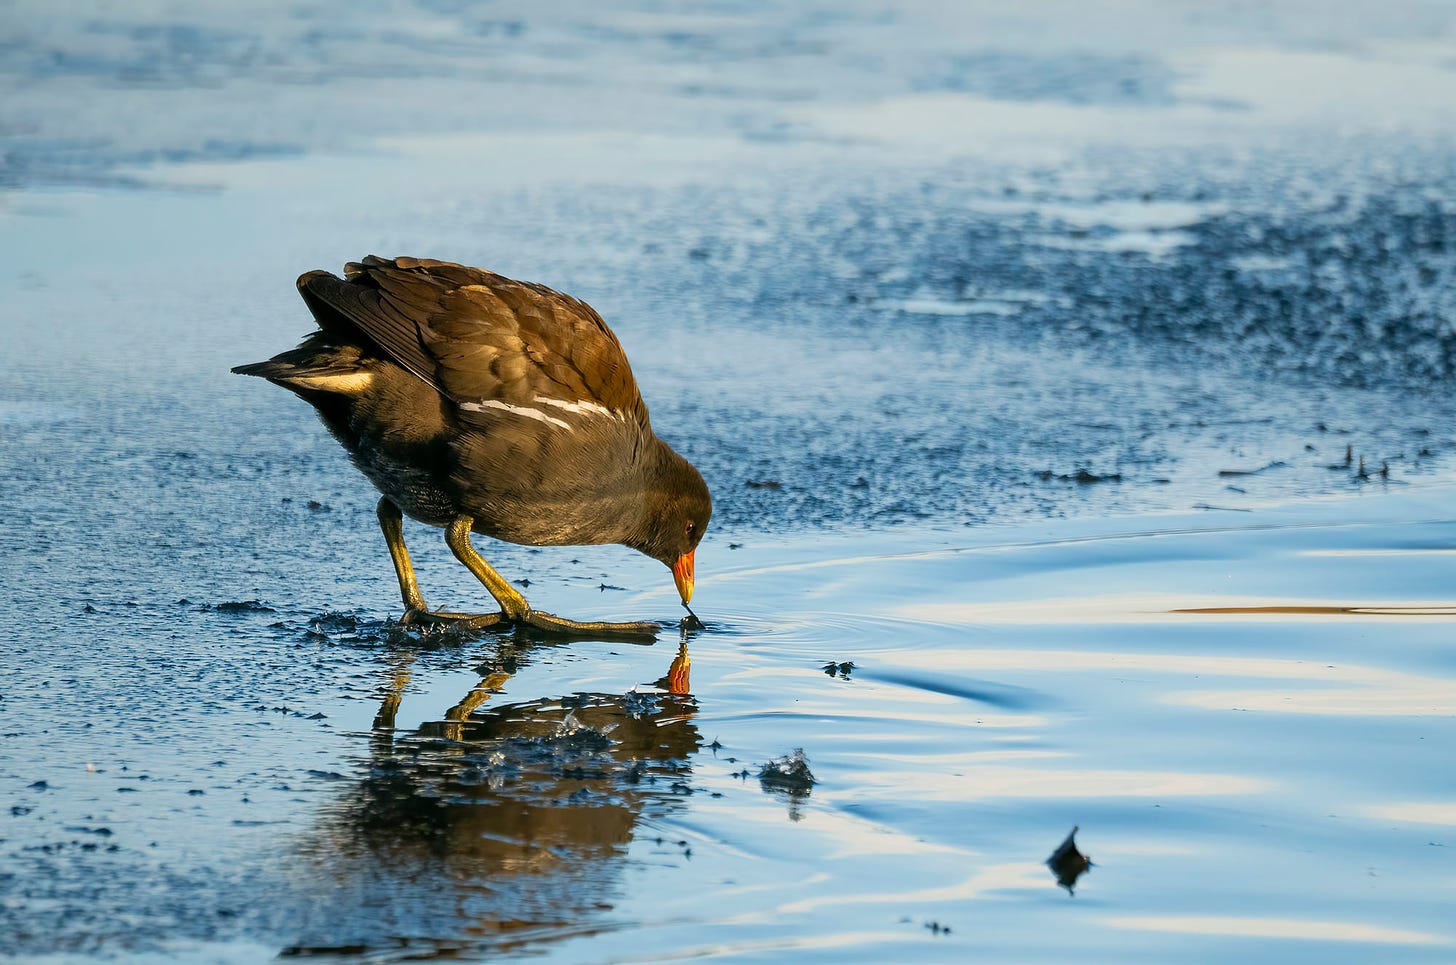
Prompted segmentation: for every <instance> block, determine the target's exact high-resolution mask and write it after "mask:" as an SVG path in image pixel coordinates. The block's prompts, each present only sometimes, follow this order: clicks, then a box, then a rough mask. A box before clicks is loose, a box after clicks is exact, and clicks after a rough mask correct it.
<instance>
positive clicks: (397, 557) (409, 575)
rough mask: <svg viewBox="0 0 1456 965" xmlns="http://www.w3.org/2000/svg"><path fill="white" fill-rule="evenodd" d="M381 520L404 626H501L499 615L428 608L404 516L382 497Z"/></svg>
mask: <svg viewBox="0 0 1456 965" xmlns="http://www.w3.org/2000/svg"><path fill="white" fill-rule="evenodd" d="M375 515H377V516H378V517H379V529H380V531H381V532H383V533H384V542H385V544H386V545H388V546H389V558H390V559H391V560H393V561H394V575H395V577H396V578H397V579H398V580H399V595H400V599H402V600H403V601H404V617H403V618H402V619H401V621H400V622H401V623H449V624H455V625H460V626H466V627H488V626H491V625H493V624H496V623H500V622H501V620H502V617H501V615H500V614H499V613H481V614H475V613H439V612H436V611H434V610H431V609H430V608H429V607H428V606H426V605H425V595H424V594H423V593H421V592H420V584H419V581H417V580H416V579H415V568H414V566H413V565H412V564H411V563H410V555H409V550H408V549H406V548H405V545H404V525H403V519H404V517H403V516H402V515H401V514H400V511H399V507H398V506H396V505H395V504H394V503H393V502H391V501H390V499H389V498H388V497H387V496H386V497H381V498H380V500H379V505H378V506H377V507H376V508H375Z"/></svg>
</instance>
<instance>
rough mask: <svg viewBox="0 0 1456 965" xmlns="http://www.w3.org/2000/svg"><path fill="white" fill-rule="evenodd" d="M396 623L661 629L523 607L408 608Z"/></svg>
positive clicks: (637, 632) (608, 632)
mask: <svg viewBox="0 0 1456 965" xmlns="http://www.w3.org/2000/svg"><path fill="white" fill-rule="evenodd" d="M399 622H400V623H403V624H406V625H412V626H435V627H451V628H453V629H458V630H483V629H486V628H487V627H498V626H503V625H511V624H514V625H515V626H532V627H535V628H536V629H537V630H544V631H545V632H547V633H550V634H555V635H557V636H567V637H612V638H620V639H637V640H644V639H645V640H655V639H656V638H657V634H658V633H659V632H660V631H661V630H662V627H660V626H659V625H658V624H656V623H647V622H633V623H608V622H605V621H598V620H591V621H580V620H568V619H567V618H566V617H559V616H556V615H555V614H553V613H546V612H544V611H542V610H532V609H529V608H527V609H525V610H523V611H521V612H519V613H504V612H502V613H445V612H441V611H438V610H422V609H419V608H418V607H410V608H409V609H407V610H406V611H405V613H404V616H403V617H401V618H400V621H399Z"/></svg>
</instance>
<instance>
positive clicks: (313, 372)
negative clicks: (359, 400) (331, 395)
mask: <svg viewBox="0 0 1456 965" xmlns="http://www.w3.org/2000/svg"><path fill="white" fill-rule="evenodd" d="M311 342H312V344H310V343H311ZM361 363H362V359H361V358H360V352H359V349H358V347H357V346H353V345H348V346H329V345H324V344H321V343H319V342H316V341H313V340H312V339H311V340H309V341H306V342H304V344H302V345H300V346H299V347H298V348H295V349H291V350H289V351H287V352H284V353H282V354H280V355H275V356H273V357H272V358H271V359H269V360H268V361H266V362H250V363H248V364H247V365H235V366H233V369H232V371H234V372H236V373H237V374H238V375H256V376H258V377H259V378H263V379H267V380H268V381H269V382H274V383H276V384H278V385H281V386H283V387H284V388H288V389H304V390H309V391H314V392H337V393H341V394H343V395H355V394H357V393H359V392H362V391H363V390H364V389H365V388H366V387H367V386H368V385H369V383H370V382H371V381H373V378H374V375H373V373H372V372H371V371H370V370H369V369H368V368H367V367H366V366H365V365H363V364H361Z"/></svg>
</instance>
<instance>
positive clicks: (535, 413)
mask: <svg viewBox="0 0 1456 965" xmlns="http://www.w3.org/2000/svg"><path fill="white" fill-rule="evenodd" d="M460 408H462V409H469V410H470V411H472V412H484V411H486V410H487V409H499V410H501V411H502V412H514V413H515V414H516V415H523V416H525V417H526V418H527V419H535V420H536V421H537V422H546V423H550V424H551V425H553V426H560V427H561V428H563V429H570V428H571V426H570V425H568V424H567V423H565V422H563V421H562V420H560V419H553V418H552V417H551V416H549V415H547V414H546V413H544V412H542V411H541V410H540V409H533V408H531V407H530V406H527V405H511V404H510V403H509V402H502V401H500V400H499V399H487V400H486V401H484V402H462V403H460Z"/></svg>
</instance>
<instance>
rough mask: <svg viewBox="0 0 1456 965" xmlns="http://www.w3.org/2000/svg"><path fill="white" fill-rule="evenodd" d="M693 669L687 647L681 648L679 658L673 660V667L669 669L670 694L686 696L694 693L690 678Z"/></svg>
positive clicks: (678, 652)
mask: <svg viewBox="0 0 1456 965" xmlns="http://www.w3.org/2000/svg"><path fill="white" fill-rule="evenodd" d="M692 669H693V661H692V658H691V657H689V656H688V648H687V647H686V646H682V647H679V648H678V650H677V656H676V657H675V658H673V661H672V666H671V667H669V668H667V692H668V693H670V694H686V693H691V692H692V685H691V683H689V681H688V677H689V675H690V673H691V672H692Z"/></svg>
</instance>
